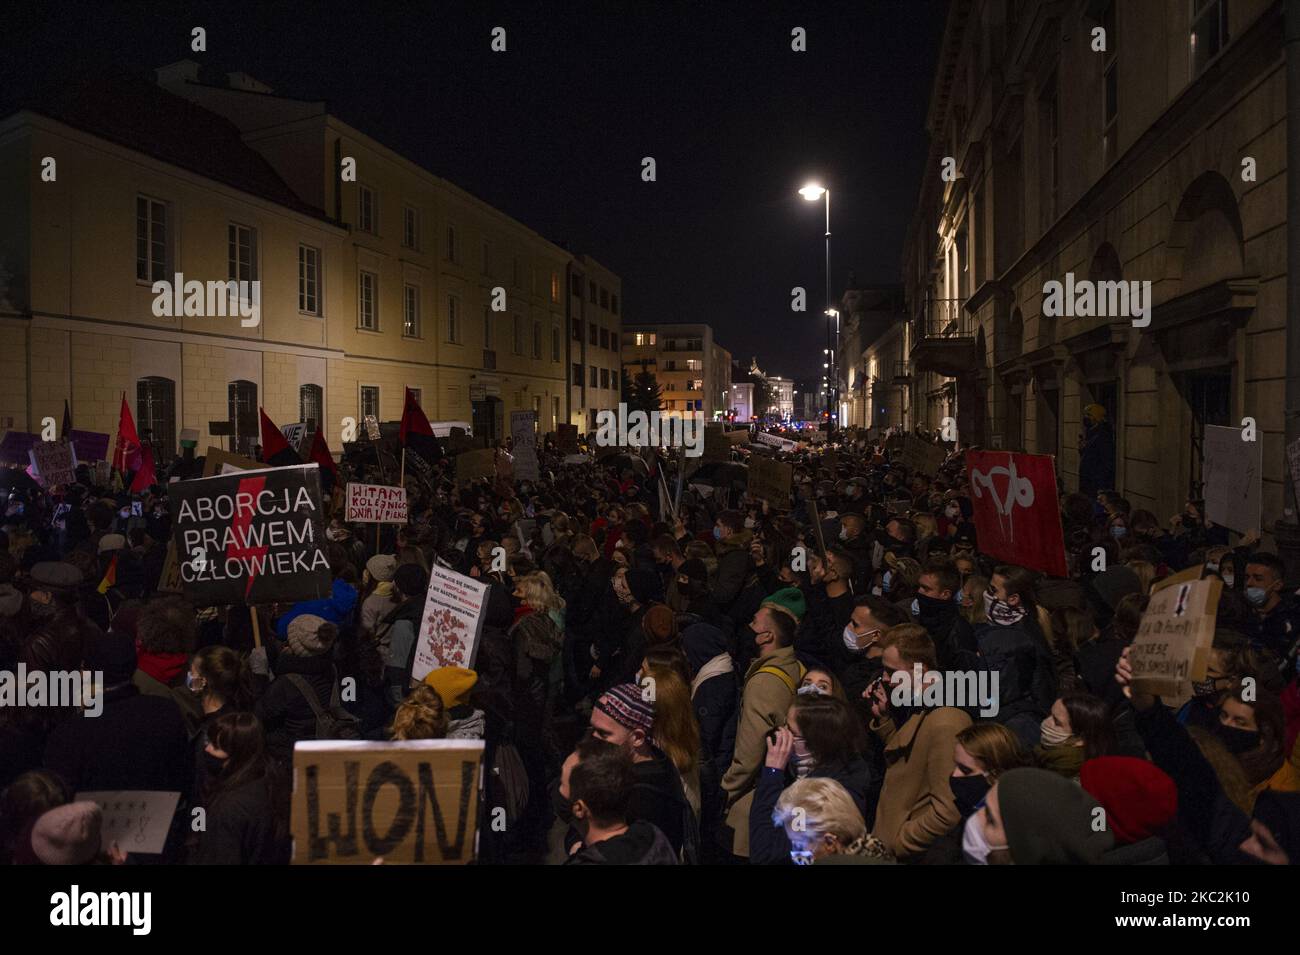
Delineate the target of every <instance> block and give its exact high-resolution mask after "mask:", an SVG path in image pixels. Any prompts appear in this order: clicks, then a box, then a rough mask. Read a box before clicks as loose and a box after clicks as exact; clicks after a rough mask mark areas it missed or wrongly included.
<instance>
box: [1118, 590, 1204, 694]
mask: <svg viewBox="0 0 1300 955" xmlns="http://www.w3.org/2000/svg"><path fill="white" fill-rule="evenodd" d="M1200 572H1201V568H1199V567H1194V568H1192V569H1191V575H1190V576H1193V577H1194V576H1195V575H1197V574H1199V573H1200ZM1162 584H1165V585H1164V586H1161V587H1160V588H1159V589H1154V590H1153V591H1152V593H1151V600H1150V602H1149V603H1148V604H1147V609H1146V611H1145V612H1144V613H1143V614H1142V622H1141V624H1139V625H1138V632H1137V636H1136V637H1134V638H1133V643H1132V646H1130V648H1129V653H1128V659H1129V664H1130V666H1132V668H1133V679H1132V685H1133V690H1134V692H1136V693H1147V694H1150V695H1152V696H1160V697H1165V698H1175V697H1183V696H1188V695H1190V694H1191V689H1192V683H1194V682H1199V681H1201V680H1204V679H1205V671H1206V667H1207V664H1208V663H1209V657H1210V649H1211V646H1212V645H1213V643H1214V628H1215V615H1216V613H1217V611H1218V607H1219V595H1220V594H1221V593H1222V591H1223V581H1222V580H1220V579H1219V578H1218V577H1215V576H1210V577H1207V578H1205V579H1204V580H1198V579H1189V576H1188V575H1187V574H1182V575H1179V579H1178V580H1175V581H1173V582H1172V583H1170V582H1168V581H1162Z"/></svg>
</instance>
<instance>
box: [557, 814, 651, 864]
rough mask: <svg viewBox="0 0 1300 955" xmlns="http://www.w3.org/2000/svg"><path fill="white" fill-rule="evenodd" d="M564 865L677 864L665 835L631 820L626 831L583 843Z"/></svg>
mask: <svg viewBox="0 0 1300 955" xmlns="http://www.w3.org/2000/svg"><path fill="white" fill-rule="evenodd" d="M564 864H565V865H677V853H675V852H674V851H673V847H672V845H671V844H670V843H669V842H668V837H667V836H665V835H664V834H663V833H662V832H660V831H659V830H658V829H657V828H656V827H655V826H652V825H651V824H650V823H648V822H634V823H632V824H631V825H630V826H628V827H627V832H625V833H623V834H622V835H621V836H614V837H613V838H612V839H605V840H603V841H601V842H597V843H595V844H593V845H590V846H583V847H582V848H581V849H579V850H578V851H577V852H575V853H574V854H573V855H571V856H569V857H568V858H567V859H565V860H564Z"/></svg>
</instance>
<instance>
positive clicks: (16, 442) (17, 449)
mask: <svg viewBox="0 0 1300 955" xmlns="http://www.w3.org/2000/svg"><path fill="white" fill-rule="evenodd" d="M40 441H41V436H40V435H39V434H31V433H30V432H27V431H6V432H5V436H4V439H3V440H0V464H9V465H16V466H19V467H27V465H28V464H29V463H31V450H32V446H33V445H36V444H39V443H40Z"/></svg>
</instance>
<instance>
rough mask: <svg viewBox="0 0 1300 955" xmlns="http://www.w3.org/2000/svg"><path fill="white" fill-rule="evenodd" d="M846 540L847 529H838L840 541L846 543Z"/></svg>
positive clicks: (847, 537) (847, 535)
mask: <svg viewBox="0 0 1300 955" xmlns="http://www.w3.org/2000/svg"><path fill="white" fill-rule="evenodd" d="M848 539H849V529H848V528H847V527H841V528H840V540H842V541H846V540H848Z"/></svg>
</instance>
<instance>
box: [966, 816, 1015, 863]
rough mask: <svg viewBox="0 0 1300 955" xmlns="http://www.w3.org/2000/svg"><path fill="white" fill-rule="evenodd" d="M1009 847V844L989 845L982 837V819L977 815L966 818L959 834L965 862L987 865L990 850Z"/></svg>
mask: <svg viewBox="0 0 1300 955" xmlns="http://www.w3.org/2000/svg"><path fill="white" fill-rule="evenodd" d="M1009 848H1010V846H991V845H989V843H988V840H987V839H985V838H984V820H983V819H981V818H980V817H979V816H977V815H972V816H971V817H970V818H969V819H967V820H966V828H965V829H963V830H962V834H961V851H962V855H964V856H965V857H966V861H967V862H970V863H973V864H974V865H988V864H989V853H990V852H994V851H997V850H999V849H1009Z"/></svg>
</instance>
